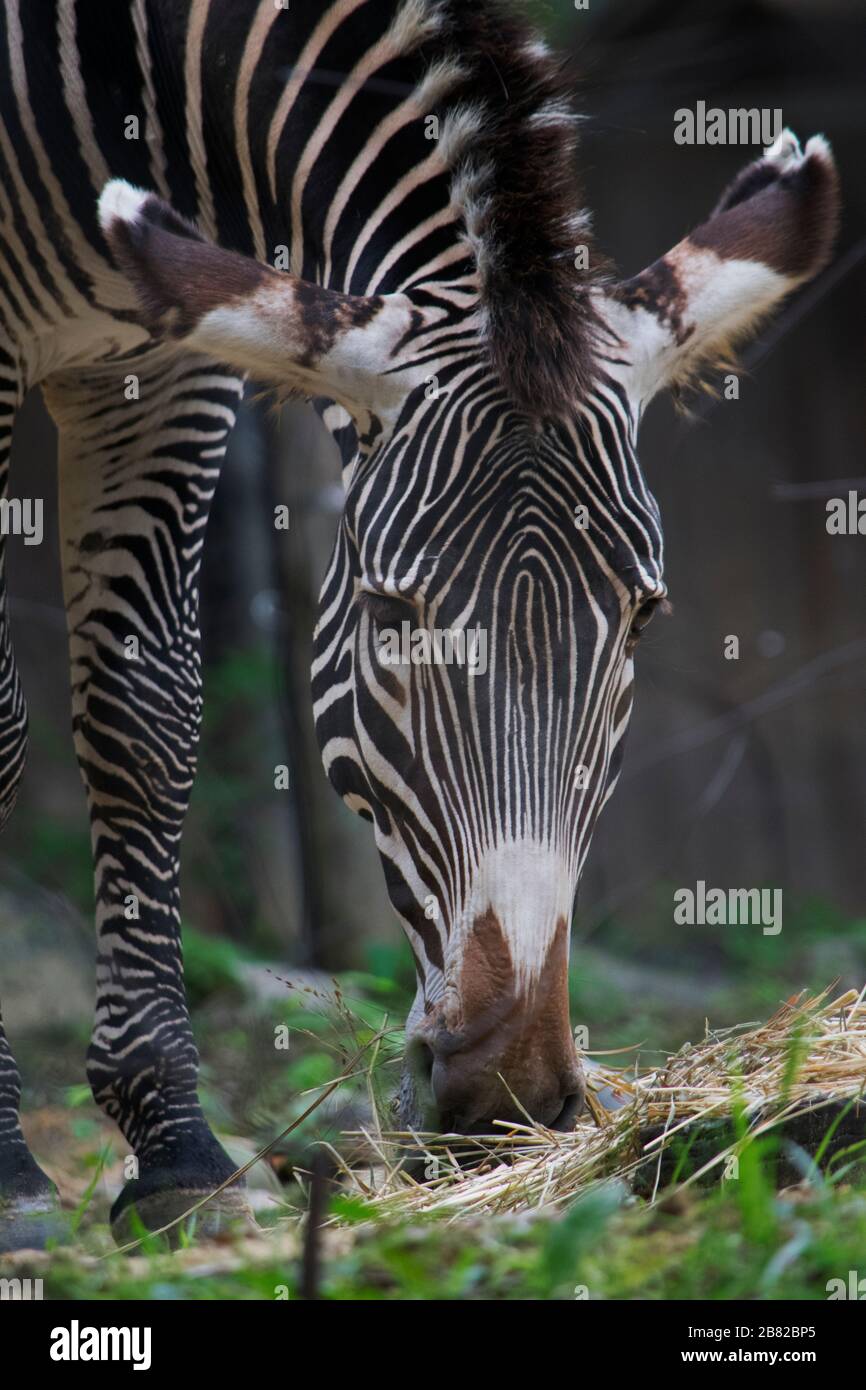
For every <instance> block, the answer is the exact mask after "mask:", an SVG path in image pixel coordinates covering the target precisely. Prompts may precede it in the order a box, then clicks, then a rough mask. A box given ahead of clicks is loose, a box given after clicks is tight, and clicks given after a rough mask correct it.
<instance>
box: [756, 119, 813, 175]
mask: <svg viewBox="0 0 866 1390" xmlns="http://www.w3.org/2000/svg"><path fill="white" fill-rule="evenodd" d="M802 157H803V156H802V154H801V151H800V141H799V140H798V139H797V137H796V135H795V134H794V132H793V130H788V129H787V127H786V128H785V129H784V130H783V131H781V132H780V133H779V134H778V135H777V136H776V139H775V140H774V141H773V143H772V145H770V147H769V149H766V150H764V158H765V159H766V160H768V161H769V163H770V164H775V165H776V166H777V167H778V169H779V172H780V173H784V171H785V170H786V169H790V168H792V167H793V166H794V165H795V164H799V163H800V160H801V159H802Z"/></svg>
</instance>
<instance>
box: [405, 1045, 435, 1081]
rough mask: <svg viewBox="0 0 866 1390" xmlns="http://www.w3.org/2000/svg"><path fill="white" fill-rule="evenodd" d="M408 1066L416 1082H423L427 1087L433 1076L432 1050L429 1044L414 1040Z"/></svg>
mask: <svg viewBox="0 0 866 1390" xmlns="http://www.w3.org/2000/svg"><path fill="white" fill-rule="evenodd" d="M409 1060H410V1065H411V1067H412V1075H413V1076H414V1077H415V1080H416V1081H424V1082H426V1084H427V1085H428V1086H429V1085H430V1080H431V1077H432V1075H433V1049H432V1047H431V1046H430V1045H429V1043H426V1042H423V1041H422V1039H421V1038H416V1039H415V1041H414V1042H413V1043H412V1047H411V1055H410V1059H409Z"/></svg>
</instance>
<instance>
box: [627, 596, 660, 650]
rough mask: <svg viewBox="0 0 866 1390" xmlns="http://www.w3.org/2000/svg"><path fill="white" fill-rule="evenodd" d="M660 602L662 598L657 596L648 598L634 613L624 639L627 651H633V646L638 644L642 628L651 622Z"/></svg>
mask: <svg viewBox="0 0 866 1390" xmlns="http://www.w3.org/2000/svg"><path fill="white" fill-rule="evenodd" d="M661 602H662V600H661V599H659V598H651V599H648V600H647V602H646V603H645V604H643V606H642V607H641V608H639V609H638V611H637V612H636V613H635V615H634V617H633V618H632V623H631V627H630V628H629V630H628V637H627V638H626V640H625V649H626V651H627V652H633V651H634V649H635V647H636V646H637V644H638V638H639V637H640V635H641V633H642V632H643V630H644V628H645V627H648V626H649V624H650V623H651V622H652V616H653V614H654V613H655V611H656V609H657V608H658V606H659V604H660V603H661Z"/></svg>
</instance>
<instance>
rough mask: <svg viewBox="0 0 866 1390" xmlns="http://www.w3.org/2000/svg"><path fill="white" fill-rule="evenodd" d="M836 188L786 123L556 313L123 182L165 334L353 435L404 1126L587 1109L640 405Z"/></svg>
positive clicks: (619, 747) (642, 521)
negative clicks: (580, 949) (391, 277)
mask: <svg viewBox="0 0 866 1390" xmlns="http://www.w3.org/2000/svg"><path fill="white" fill-rule="evenodd" d="M835 207H836V193H835V171H834V166H833V163H832V158H831V156H830V154H829V151H828V148H827V146H826V144H825V142H824V141H823V140H822V139H821V138H820V137H816V138H815V139H813V140H812V141H810V142H809V144H808V145H807V146H806V147H805V150H804V151H801V150H800V147H799V145H798V144H797V141H796V140H795V138H794V137H793V136H792V135H790V133H788V132H785V133H784V134H783V135H782V136H781V137H780V138H779V140H777V142H776V144H775V145H774V146H773V147H772V148H771V149H770V150H769V151H767V153H766V154H765V156H764V157H763V158H762V159H760V160H758V161H757V162H756V163H754V164H752V165H750V166H749V168H748V169H746V170H745V171H744V172H743V174H742V175H741V176H740V177H739V178H738V179H737V180H736V181H735V182H734V184H733V185H731V187H730V188H729V189H728V190H727V191H726V192H725V194H724V195H723V197H722V199H721V200H720V202H719V204H718V205H717V207H716V209H715V211H714V212H713V214H712V216H711V217H710V219H709V220H708V221H707V222H705V223H704V224H703V225H702V226H700V227H699V228H698V229H697V230H696V231H695V232H693V233H692V234H691V235H690V236H689V237H687V238H686V239H685V240H684V241H682V242H680V243H679V245H677V246H676V247H674V248H673V250H672V251H670V252H669V253H668V254H667V255H665V256H663V257H662V258H661V259H660V260H658V261H656V262H654V263H653V264H652V265H650V266H649V268H648V269H647V270H645V271H643V272H642V273H641V274H640V275H637V276H636V277H634V278H633V279H631V280H628V281H624V282H614V281H608V282H606V283H605V282H596V283H594V284H592V285H583V286H580V287H577V288H575V287H574V286H572V287H571V288H569V289H568V290H567V292H565V298H563V297H562V295H561V296H560V304H559V306H558V309H557V312H556V313H548V314H545V312H544V309H545V306H544V303H543V302H540V300H539V286H541V287H542V289H543V286H544V283H545V282H543V281H542V280H537V281H536V282H535V284H534V286H533V287H532V288H531V293H529V292H528V293H527V295H526V297H525V299H524V301H523V302H522V303H521V302H520V301H516V302H515V301H512V302H510V303H509V301H508V298H507V295H508V286H507V285H506V286H505V287H504V288H502V282H503V275H502V269H501V265H499V264H498V263H497V262H496V259H495V257H493V258H491V257H490V256H489V255H487V256H486V258H485V248H484V246H483V245H482V244H481V242H479V244H478V245H477V246H474V266H473V267H472V268H471V273H469V274H467V273H465V268H464V269H463V270H461V274H459V275H454V274H452V275H451V276H450V278H444V277H443V276H441V275H440V276H439V277H438V278H432V277H431V280H430V282H429V283H427V284H424V285H415V286H413V288H412V289H411V290H410V291H407V292H403V291H400V292H394V293H385V294H378V295H370V296H365V295H349V294H343V293H338V292H337V291H335V290H332V289H328V288H323V287H321V286H319V285H316V284H311V283H308V282H305V281H303V280H300V279H298V278H296V277H295V276H293V275H291V274H288V273H278V272H276V271H274V270H271V269H270V268H268V267H266V266H264V265H262V264H260V263H258V262H255V261H253V260H251V259H248V258H245V257H242V256H239V255H236V254H234V253H231V252H228V251H225V250H222V249H219V248H217V247H215V246H213V245H211V244H210V243H208V242H206V241H205V240H204V239H203V238H202V237H201V236H200V235H199V233H198V232H197V231H196V229H195V228H193V227H192V226H190V225H189V224H187V223H186V222H184V221H183V220H181V219H180V218H179V217H178V216H177V215H176V214H175V213H174V212H173V211H172V210H171V208H169V207H168V206H166V204H164V203H163V202H161V201H160V200H159V199H158V198H156V197H155V196H153V195H148V194H143V193H140V192H138V191H137V190H134V189H131V188H130V187H129V186H128V185H125V184H119V183H116V182H115V183H112V184H109V185H108V186H107V188H106V190H105V192H104V193H103V196H102V200H101V207H100V213H101V220H102V225H103V228H104V230H105V233H106V236H107V238H108V241H109V243H110V245H111V248H112V251H113V253H114V257H115V260H116V262H117V263H118V264H119V266H120V267H121V269H122V270H123V271H125V272H126V274H127V275H128V276H129V277H130V278H131V279H132V281H133V283H134V285H135V287H136V289H137V292H138V299H139V303H140V306H141V312H142V315H143V318H144V321H145V323H146V324H147V326H148V327H149V328H150V329H151V330H152V331H153V332H154V333H159V334H162V335H163V336H173V337H175V338H177V339H178V340H179V342H180V343H182V344H183V345H184V346H188V347H190V348H193V349H195V350H197V351H202V352H205V353H207V354H209V355H211V356H213V357H215V358H217V359H218V360H221V361H224V362H229V363H232V364H233V365H235V366H237V367H239V368H242V369H243V370H244V371H248V372H250V373H251V374H252V375H253V376H255V377H256V378H258V379H261V380H265V381H267V382H270V383H274V384H276V385H277V386H278V387H279V388H280V389H282V390H284V391H286V392H299V393H303V394H305V395H307V396H315V397H323V398H326V399H327V400H329V401H331V402H335V403H336V404H332V405H330V406H328V407H327V408H326V409H325V411H324V414H325V419H326V423H329V424H330V425H331V427H332V429H333V431H334V432H335V434H336V435H337V436H338V437H339V436H340V434H341V432H348V431H349V430H350V429H351V432H352V437H353V444H354V451H353V455H352V459H351V462H350V464H349V465H348V467H347V473H346V476H347V486H346V502H345V509H344V514H343V516H342V519H341V523H340V527H339V534H338V537H337V543H336V548H335V552H334V558H333V561H332V564H331V567H330V570H329V572H328V575H327V577H326V579H325V582H324V586H323V591H322V598H321V608H320V616H319V622H318V628H317V635H316V648H315V660H314V670H313V685H314V696H315V702H316V703H315V708H316V719H317V728H318V732H319V737H320V740H321V745H322V751H323V757H324V762H325V766H326V769H327V771H328V774H329V776H330V778H331V780H332V782H333V784H334V785H335V787H336V788H337V790H338V791H339V792H340V794H341V795H342V796H343V797H344V799H345V801H346V802H347V803H348V805H349V806H350V807H352V808H353V809H354V810H356V811H358V812H359V813H360V814H361V815H363V816H364V817H366V818H367V819H368V820H370V821H371V822H372V824H373V827H374V830H375V835H376V840H377V844H378V848H379V852H380V854H381V858H382V862H383V866H384V870H385V875H386V879H387V884H388V889H389V892H390V896H391V899H392V901H393V904H394V907H395V908H396V910H397V912H398V914H399V916H400V918H401V919H402V922H403V924H404V927H405V929H406V932H407V935H408V937H409V940H410V943H411V945H412V949H413V952H414V955H415V960H416V964H417V971H418V993H417V997H416V1002H415V1005H414V1007H413V1009H412V1012H411V1015H410V1019H409V1024H408V1047H407V1060H408V1066H407V1071H406V1075H405V1077H404V1084H403V1110H404V1119H405V1121H406V1122H407V1123H410V1124H413V1125H423V1126H426V1127H439V1128H445V1129H450V1130H458V1131H460V1132H464V1133H470V1132H473V1131H476V1132H477V1131H478V1130H479V1129H484V1128H487V1127H489V1125H490V1123H491V1122H492V1121H493V1120H494V1119H504V1120H508V1119H519V1118H521V1117H525V1115H527V1114H528V1115H530V1116H531V1117H532V1118H533V1119H536V1120H538V1121H540V1122H542V1123H544V1124H548V1125H551V1126H554V1127H556V1126H559V1127H570V1126H571V1124H572V1122H573V1120H574V1117H575V1114H576V1113H577V1111H578V1109H579V1108H580V1105H581V1103H582V1095H583V1078H582V1072H581V1066H580V1062H579V1059H578V1056H577V1053H576V1050H575V1046H574V1042H573V1039H572V1034H571V1029H570V1022H569V1011H568V975H567V967H568V944H569V929H570V922H571V913H572V906H573V901H574V897H575V893H576V889H577V884H578V879H579V875H580V871H581V866H582V864H583V862H584V858H585V855H586V853H587V849H588V846H589V842H590V837H591V835H592V831H593V827H594V824H595V821H596V818H597V816H598V814H599V811H600V810H601V807H602V806H603V804H604V802H605V800H606V799H607V797H608V796H609V795H610V793H611V791H612V789H613V786H614V784H615V782H616V779H617V775H618V772H619V768H620V761H621V757H622V751H623V738H624V734H625V731H626V727H627V724H628V720H629V714H630V709H631V700H632V681H633V659H634V651H635V647H636V644H637V641H638V637H639V634H640V632H641V630H642V629H643V627H645V625H646V623H647V622H648V620H649V618H650V617H651V615H652V613H653V611H654V609H656V608H657V607H658V605H659V604H660V602H662V601H663V600H664V595H665V587H664V582H663V578H662V537H661V530H660V524H659V516H658V510H657V507H656V504H655V501H654V499H653V497H652V495H651V494H650V492H649V490H648V489H647V486H646V484H645V482H644V480H643V478H642V475H641V472H640V469H639V466H638V463H637V459H636V454H635V441H636V434H637V426H638V422H639V418H640V415H641V412H642V410H643V409H644V407H645V406H646V404H647V402H648V401H649V400H650V399H651V398H652V397H653V396H654V395H655V394H656V393H657V392H658V391H660V390H661V389H663V388H664V387H666V386H670V385H672V384H679V383H682V382H684V381H687V380H688V379H689V378H690V377H692V376H693V375H694V374H695V372H696V370H697V369H698V368H699V367H700V366H701V365H702V364H703V363H704V362H706V361H708V360H715V359H718V358H719V357H721V356H722V355H723V354H724V353H725V352H726V351H727V349H728V348H729V347H730V345H731V344H732V342H733V341H734V340H736V339H738V338H740V337H742V336H743V335H744V333H745V332H746V331H747V330H748V329H750V328H751V327H752V326H753V325H754V324H755V322H756V321H757V319H758V318H759V317H760V316H761V315H763V314H764V313H765V312H766V311H767V310H769V309H770V308H771V307H772V306H773V305H775V304H776V303H777V302H778V301H779V300H780V299H781V298H782V297H783V296H784V295H785V294H787V293H788V292H789V291H790V290H791V289H792V288H794V287H795V286H797V285H798V284H800V283H802V282H803V281H804V280H805V279H807V278H808V277H809V276H811V275H812V274H814V273H815V271H816V270H817V269H818V268H819V267H820V266H821V265H822V264H823V263H824V261H825V260H826V258H827V256H828V254H829V249H830V244H831V241H832V236H833V223H834V216H835ZM524 214H525V209H524ZM479 216H480V220H481V221H483V220H484V215H483V213H482V214H480V215H479ZM472 221H473V219H472V217H471V216H470V215H469V214H467V216H466V226H467V230H468V237H469V243H470V247H472V244H473V230H472ZM566 235H567V236H568V235H571V236H572V237H573V230H572V231H571V232H568V233H566ZM488 250H489V248H488ZM556 273H557V275H560V278H561V272H560V269H557V272H556ZM505 278H506V279H507V277H505ZM497 284H499V285H500V288H499V289H497ZM558 292H559V291H557V288H556V284H553V286H552V288H551V293H552V294H556V293H558ZM541 299H542V300H543V294H542V295H541ZM566 299H568V300H569V302H568V304H567V305H566V302H565V301H566ZM560 309H561V310H562V312H559V310H560ZM569 325H570V326H571V327H570V328H569Z"/></svg>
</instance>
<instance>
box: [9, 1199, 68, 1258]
mask: <svg viewBox="0 0 866 1390" xmlns="http://www.w3.org/2000/svg"><path fill="white" fill-rule="evenodd" d="M68 1239H69V1218H68V1217H67V1215H66V1213H65V1212H63V1211H61V1209H60V1205H59V1202H58V1200H57V1197H56V1194H52V1193H47V1194H45V1195H44V1196H39V1197H19V1198H15V1199H13V1200H11V1201H2V1202H0V1255H9V1254H11V1253H12V1251H13V1250H45V1249H47V1248H48V1246H49V1245H60V1244H63V1243H64V1242H65V1241H67V1240H68Z"/></svg>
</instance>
